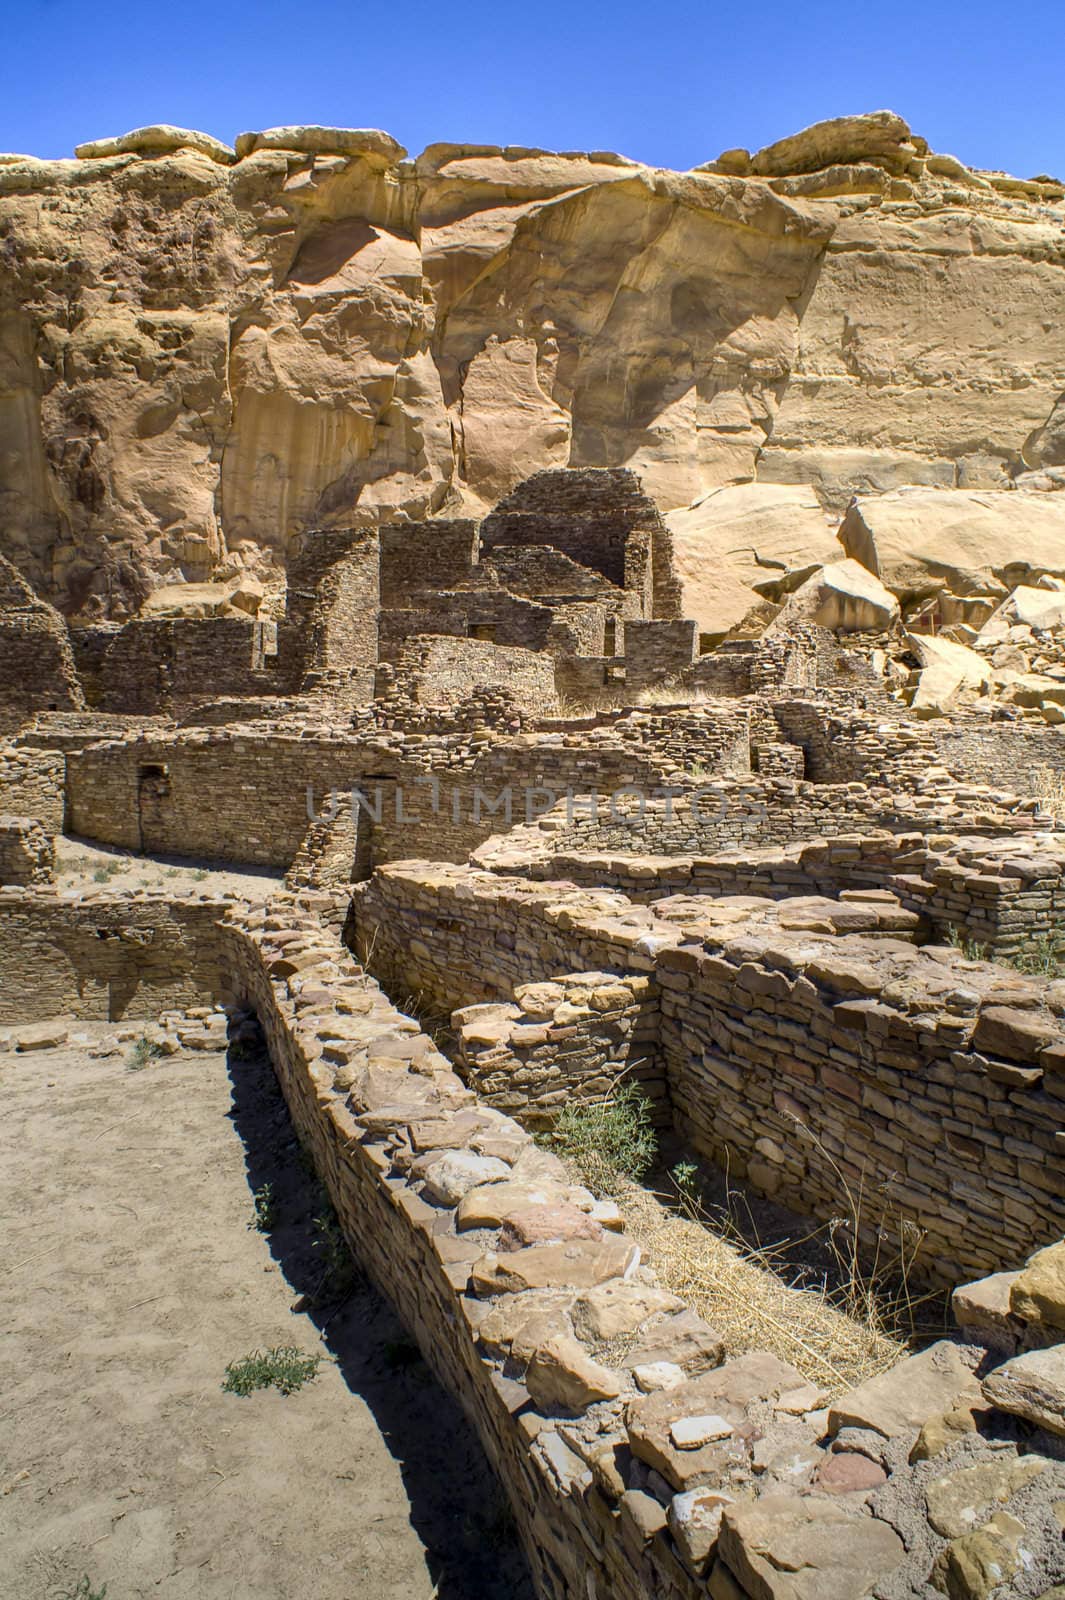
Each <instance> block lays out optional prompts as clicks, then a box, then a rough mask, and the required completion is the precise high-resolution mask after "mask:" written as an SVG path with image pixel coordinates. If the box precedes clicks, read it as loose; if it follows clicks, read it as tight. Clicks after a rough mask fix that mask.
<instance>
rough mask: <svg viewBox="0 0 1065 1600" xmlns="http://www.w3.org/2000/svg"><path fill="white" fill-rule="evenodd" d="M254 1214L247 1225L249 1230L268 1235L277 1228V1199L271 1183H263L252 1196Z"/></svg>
mask: <svg viewBox="0 0 1065 1600" xmlns="http://www.w3.org/2000/svg"><path fill="white" fill-rule="evenodd" d="M252 1202H253V1204H254V1206H255V1214H254V1216H253V1217H252V1220H251V1221H250V1222H249V1223H248V1227H249V1228H256V1229H258V1231H259V1232H260V1233H270V1232H272V1230H273V1229H274V1228H275V1227H276V1226H277V1199H276V1197H275V1195H274V1186H273V1184H272V1183H264V1184H262V1186H261V1187H260V1188H258V1189H256V1191H255V1193H254V1194H253V1195H252Z"/></svg>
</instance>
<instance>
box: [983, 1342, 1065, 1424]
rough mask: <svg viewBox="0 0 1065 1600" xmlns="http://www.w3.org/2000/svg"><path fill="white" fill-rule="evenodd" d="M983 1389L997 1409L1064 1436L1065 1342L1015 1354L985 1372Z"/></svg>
mask: <svg viewBox="0 0 1065 1600" xmlns="http://www.w3.org/2000/svg"><path fill="white" fill-rule="evenodd" d="M983 1389H984V1395H985V1397H986V1398H987V1399H988V1400H990V1402H991V1404H992V1405H993V1406H997V1407H998V1409H999V1410H1000V1411H1008V1412H1010V1413H1011V1414H1012V1415H1013V1416H1015V1417H1023V1418H1024V1419H1025V1421H1026V1422H1034V1423H1035V1425H1036V1427H1037V1428H1048V1429H1049V1430H1050V1432H1051V1433H1057V1434H1061V1435H1063V1436H1065V1345H1061V1344H1055V1345H1051V1346H1050V1348H1049V1349H1046V1350H1029V1351H1028V1352H1027V1354H1025V1355H1023V1356H1014V1358H1013V1360H1012V1361H1006V1362H1004V1363H1003V1365H1002V1366H1001V1367H996V1368H995V1370H994V1372H989V1373H988V1375H987V1377H986V1378H985V1379H984V1384H983Z"/></svg>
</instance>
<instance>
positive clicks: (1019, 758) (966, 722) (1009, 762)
mask: <svg viewBox="0 0 1065 1600" xmlns="http://www.w3.org/2000/svg"><path fill="white" fill-rule="evenodd" d="M929 736H930V737H931V739H932V740H933V742H934V744H935V747H936V749H937V750H938V752H939V758H940V760H941V761H942V762H943V764H944V765H945V766H949V767H950V769H951V771H952V772H956V773H958V775H959V776H960V777H965V778H969V779H971V780H972V781H974V782H977V783H990V784H995V785H997V786H999V787H1001V788H1004V789H1017V788H1021V789H1023V791H1024V792H1025V793H1028V794H1033V793H1036V792H1037V791H1038V789H1039V788H1040V785H1041V780H1042V777H1043V774H1046V773H1049V774H1051V775H1053V774H1058V775H1060V774H1061V773H1063V772H1065V734H1063V733H1062V731H1061V729H1060V728H1049V727H1047V726H1046V725H1045V724H1042V725H1039V726H1035V725H1032V724H1031V723H1027V722H1019V721H1018V722H992V721H991V720H990V719H989V718H988V717H958V718H956V719H955V718H951V719H950V720H949V721H947V720H946V719H943V720H937V721H935V722H932V723H930V724H929Z"/></svg>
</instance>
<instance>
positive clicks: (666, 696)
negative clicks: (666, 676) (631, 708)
mask: <svg viewBox="0 0 1065 1600" xmlns="http://www.w3.org/2000/svg"><path fill="white" fill-rule="evenodd" d="M713 699H714V696H713V695H712V694H711V693H710V691H709V689H686V688H685V687H684V686H683V684H680V683H676V682H673V683H659V684H655V685H654V687H653V688H650V689H641V690H640V693H639V694H638V695H637V696H636V704H637V705H640V706H677V705H684V706H700V705H704V704H705V703H706V702H707V701H708V700H713Z"/></svg>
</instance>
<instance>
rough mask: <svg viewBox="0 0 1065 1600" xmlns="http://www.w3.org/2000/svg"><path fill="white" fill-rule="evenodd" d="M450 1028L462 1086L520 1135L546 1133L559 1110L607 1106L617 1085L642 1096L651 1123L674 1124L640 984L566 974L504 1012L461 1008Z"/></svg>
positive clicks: (649, 992)
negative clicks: (522, 1130) (517, 1125)
mask: <svg viewBox="0 0 1065 1600" xmlns="http://www.w3.org/2000/svg"><path fill="white" fill-rule="evenodd" d="M451 1025H452V1028H453V1029H454V1030H455V1065H456V1069H457V1071H458V1072H459V1074H460V1076H461V1078H462V1080H463V1082H464V1083H468V1084H469V1085H470V1087H471V1088H472V1089H473V1090H474V1091H475V1092H476V1094H477V1097H478V1099H479V1100H481V1101H483V1102H484V1103H485V1104H486V1105H490V1106H495V1108H496V1109H497V1110H499V1111H505V1112H506V1113H507V1114H508V1115H510V1116H515V1117H519V1118H520V1119H521V1123H522V1126H523V1127H526V1128H547V1127H550V1126H551V1125H552V1124H553V1123H554V1121H555V1119H556V1118H557V1116H558V1114H559V1112H560V1111H561V1110H562V1108H563V1107H564V1106H566V1105H573V1104H575V1103H581V1102H584V1103H589V1102H595V1101H601V1100H604V1099H606V1098H607V1097H608V1096H609V1095H610V1093H611V1092H612V1091H613V1090H614V1089H615V1088H616V1087H617V1086H618V1085H619V1084H621V1083H632V1084H635V1085H636V1086H637V1087H638V1088H639V1090H640V1093H641V1094H642V1095H643V1097H644V1098H645V1099H646V1100H647V1101H649V1102H650V1105H651V1108H652V1121H653V1122H655V1123H660V1124H667V1125H668V1124H669V1123H670V1122H671V1120H672V1117H671V1112H670V1106H669V1100H668V1095H667V1091H666V1084H665V1078H664V1074H663V1070H662V1063H661V1059H660V1057H659V1051H658V1036H659V1026H660V1024H659V1019H658V999H657V994H656V991H655V989H654V986H653V984H652V983H651V982H650V981H649V980H648V979H647V978H643V977H635V976H633V975H632V974H629V975H627V976H625V977H619V976H618V975H617V974H615V973H609V972H570V973H566V974H565V975H564V976H562V977H560V978H558V979H556V980H552V981H549V982H540V983H526V984H520V985H519V986H518V987H517V988H516V989H515V990H514V1000H513V1002H512V1003H510V1004H495V1005H491V1004H489V1005H476V1006H466V1007H464V1008H462V1009H460V1010H458V1011H455V1012H454V1013H453V1015H452V1018H451Z"/></svg>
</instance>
